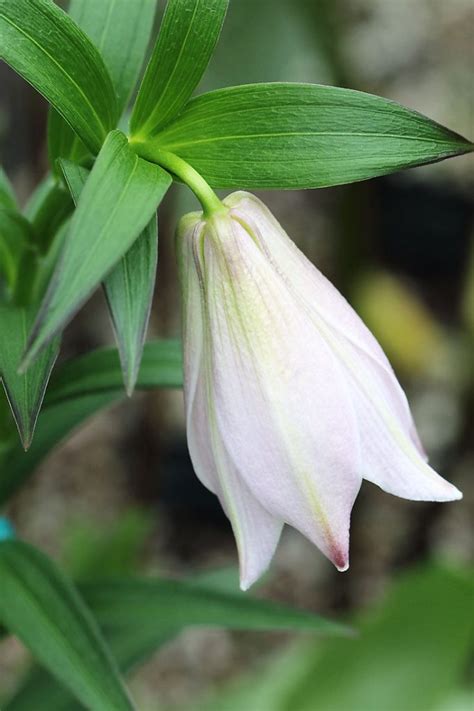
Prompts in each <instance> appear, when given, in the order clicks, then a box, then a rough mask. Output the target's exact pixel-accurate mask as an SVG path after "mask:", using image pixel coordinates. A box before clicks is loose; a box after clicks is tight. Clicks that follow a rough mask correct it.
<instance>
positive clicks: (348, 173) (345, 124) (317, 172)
mask: <svg viewBox="0 0 474 711" xmlns="http://www.w3.org/2000/svg"><path fill="white" fill-rule="evenodd" d="M136 141H137V142H136V144H135V148H136V150H137V151H138V152H139V153H140V155H142V156H144V157H146V158H148V159H149V160H153V156H154V153H155V151H156V150H157V149H158V150H159V149H161V150H166V151H169V152H172V153H176V154H177V155H178V156H180V157H181V158H183V159H184V160H186V161H188V162H189V163H190V164H191V165H192V166H193V167H194V168H195V169H196V170H197V171H198V172H199V173H201V175H202V176H203V177H204V178H205V179H206V180H207V181H208V182H209V183H210V184H211V185H212V186H213V187H221V188H234V187H239V188H290V189H291V188H319V187H325V186H328V185H339V184H342V183H350V182H354V181H357V180H365V179H366V178H372V177H375V176H377V175H384V174H386V173H392V172H393V171H396V170H401V169H402V168H409V167H411V166H416V165H422V164H424V163H432V162H434V161H438V160H442V159H443V158H449V157H450V156H455V155H460V154H462V153H467V152H469V151H472V150H473V149H474V146H473V144H472V143H469V142H468V141H466V140H465V139H464V138H462V137H461V136H458V135H457V134H456V133H453V132H452V131H449V130H448V129H447V128H444V127H443V126H440V125H439V124H437V123H435V122H434V121H431V120H430V119H428V118H426V117H425V116H422V115H421V114H418V113H416V112H415V111H410V110H409V109H407V108H405V107H403V106H400V105H399V104H396V103H394V102H393V101H389V100H387V99H383V98H381V97H379V96H372V95H371V94H364V93H362V92H359V91H352V90H350V89H340V88H337V87H331V86H319V85H316V84H249V85H246V86H236V87H231V88H228V89H219V90H218V91H213V92H210V93H208V94H202V95H201V96H198V97H197V98H195V99H193V100H192V101H191V102H190V103H189V104H188V106H187V107H186V108H185V110H184V111H183V112H182V113H181V115H180V116H178V118H177V119H176V120H175V121H174V122H173V123H172V124H170V125H168V126H167V127H165V128H164V129H163V131H161V133H159V134H157V135H156V136H154V137H153V138H151V139H150V140H148V141H142V142H139V139H138V138H137V139H136Z"/></svg>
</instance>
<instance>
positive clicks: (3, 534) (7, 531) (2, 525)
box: [0, 516, 15, 541]
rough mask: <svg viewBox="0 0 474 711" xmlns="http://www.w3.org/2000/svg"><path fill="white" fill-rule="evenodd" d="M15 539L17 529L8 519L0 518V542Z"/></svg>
mask: <svg viewBox="0 0 474 711" xmlns="http://www.w3.org/2000/svg"><path fill="white" fill-rule="evenodd" d="M11 538H15V529H14V528H13V526H12V524H11V523H10V521H9V520H8V519H7V518H4V517H3V516H0V541H8V540H10V539H11Z"/></svg>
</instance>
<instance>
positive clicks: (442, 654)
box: [193, 566, 474, 711]
mask: <svg viewBox="0 0 474 711" xmlns="http://www.w3.org/2000/svg"><path fill="white" fill-rule="evenodd" d="M473 595H474V587H473V579H472V572H471V571H458V570H455V569H454V570H450V569H448V568H441V567H440V568H435V567H428V566H426V567H423V568H420V569H418V570H412V571H410V572H408V573H405V574H404V575H403V577H401V578H400V579H399V580H398V581H397V582H396V583H395V584H394V585H393V586H392V587H391V589H390V591H389V594H388V596H387V598H386V599H384V600H383V601H382V602H381V603H378V604H377V605H376V606H371V608H370V609H368V610H367V611H365V612H364V613H363V614H362V615H360V616H359V619H358V620H357V629H358V630H359V634H358V635H357V637H356V638H354V639H347V640H342V639H329V640H327V641H326V642H323V643H321V642H318V643H317V644H315V643H311V644H307V643H305V644H301V645H300V646H299V647H294V648H293V649H291V650H290V651H289V652H288V651H285V652H284V653H283V654H282V655H280V656H279V657H277V658H276V659H274V660H271V661H270V663H269V664H267V666H266V669H259V672H258V675H255V674H252V676H249V677H248V678H247V679H242V678H239V679H238V684H232V685H231V687H230V688H229V689H228V690H224V692H223V693H219V694H218V695H216V698H215V699H214V700H213V701H211V703H204V704H203V705H201V704H199V703H197V700H196V703H195V705H193V709H194V708H196V710H197V709H200V711H221V709H225V710H226V711H241V709H250V708H255V709H256V708H258V710H259V711H295V709H297V710H298V711H314V710H315V709H317V711H349V710H350V711H381V709H383V711H402V710H403V711H441V709H443V711H447V708H449V707H448V706H447V705H446V703H445V702H446V700H447V698H450V696H451V694H452V691H453V690H454V689H455V688H456V687H458V685H459V683H462V680H463V679H464V676H465V673H466V671H467V669H468V665H469V659H470V658H472V634H473V631H474V618H473V616H472V614H471V611H472V599H473Z"/></svg>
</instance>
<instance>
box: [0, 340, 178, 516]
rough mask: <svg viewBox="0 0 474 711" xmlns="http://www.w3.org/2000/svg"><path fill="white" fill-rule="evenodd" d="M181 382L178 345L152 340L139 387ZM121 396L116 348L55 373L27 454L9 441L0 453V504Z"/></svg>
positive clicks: (172, 385) (174, 385)
mask: <svg viewBox="0 0 474 711" xmlns="http://www.w3.org/2000/svg"><path fill="white" fill-rule="evenodd" d="M32 367H35V366H34V365H33V366H32ZM182 382H183V373H182V357H181V344H180V342H179V341H155V342H151V343H147V344H145V348H144V351H143V358H142V363H141V367H140V372H139V375H138V381H137V387H138V388H140V389H148V388H157V387H168V388H178V387H181V385H182ZM123 397H124V393H123V381H122V372H121V368H120V360H119V356H118V353H117V351H116V350H115V349H114V348H104V349H101V350H98V351H93V352H92V353H88V354H87V355H85V356H81V357H80V358H74V359H73V360H71V361H68V362H66V363H64V364H63V365H62V366H61V367H60V368H58V370H57V372H54V374H53V380H52V383H51V385H50V387H49V388H48V390H47V392H46V396H45V403H44V407H43V410H42V413H41V417H40V419H39V421H38V426H37V429H36V432H35V438H34V440H33V443H32V445H31V447H30V449H29V451H28V452H27V453H26V454H25V452H24V451H23V450H22V448H21V447H20V446H19V445H18V444H16V443H13V442H7V445H6V448H5V450H4V451H2V450H0V504H4V503H5V502H6V501H8V499H9V498H10V497H11V496H12V494H13V493H14V492H15V491H17V490H18V489H19V488H20V487H21V486H22V485H23V483H24V482H25V481H26V480H27V479H28V477H29V476H31V475H32V474H33V473H34V471H35V469H36V467H37V466H38V465H39V463H40V462H41V461H42V460H43V459H44V457H46V455H47V454H48V453H49V452H50V451H51V449H52V448H53V447H54V446H55V445H57V444H58V443H59V442H61V441H62V440H63V439H64V438H65V437H66V436H67V435H68V434H69V433H70V432H71V430H73V429H74V428H76V427H78V426H79V425H80V424H81V423H82V422H83V421H84V420H86V419H87V418H88V417H90V416H91V415H93V414H94V413H95V412H98V411H99V410H101V409H103V408H105V407H108V406H110V405H112V404H113V403H114V402H117V401H119V400H121V399H122V398H123ZM1 404H2V403H1V402H0V415H1V412H2V410H1ZM0 424H1V418H0Z"/></svg>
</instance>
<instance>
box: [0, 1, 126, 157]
mask: <svg viewBox="0 0 474 711" xmlns="http://www.w3.org/2000/svg"><path fill="white" fill-rule="evenodd" d="M0 59H3V60H5V61H6V62H7V63H8V64H10V66H12V67H13V69H15V71H17V72H18V74H21V76H23V77H24V78H25V79H26V80H27V81H28V82H29V83H30V84H32V85H33V86H34V87H35V89H37V90H38V91H39V92H40V93H41V94H43V96H44V97H45V98H46V99H47V100H48V101H49V102H50V104H52V105H53V106H54V108H55V109H56V110H57V111H58V112H59V113H60V114H61V115H62V116H63V118H64V119H65V120H66V121H67V122H68V123H69V125H70V126H71V127H72V128H73V129H74V131H75V132H76V133H77V134H78V136H79V137H80V138H81V139H82V140H83V141H84V143H85V144H86V145H87V147H88V148H89V149H90V150H91V151H92V152H93V153H97V152H98V151H99V149H100V147H101V145H102V142H103V141H104V139H105V137H106V135H107V133H108V131H109V130H110V129H112V128H113V127H114V126H115V124H116V121H117V106H116V98H115V92H114V88H113V86H112V82H111V79H110V77H109V74H108V72H107V69H106V68H105V65H104V62H103V60H102V58H101V56H100V54H99V52H98V51H97V49H96V48H95V47H94V45H93V44H92V43H91V42H90V40H89V39H88V38H87V36H86V35H85V34H84V32H82V31H81V30H80V29H79V28H78V27H77V25H76V24H75V23H74V22H73V21H72V20H71V19H70V18H69V17H68V16H67V15H66V14H65V13H64V12H63V11H62V10H60V8H59V7H57V6H56V5H55V4H54V2H52V1H51V0H0Z"/></svg>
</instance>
